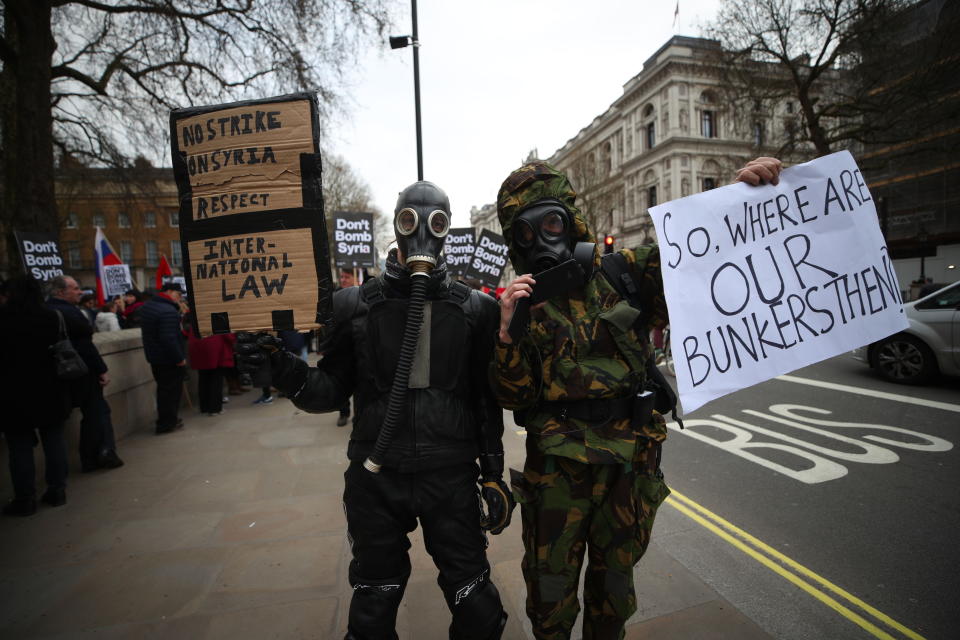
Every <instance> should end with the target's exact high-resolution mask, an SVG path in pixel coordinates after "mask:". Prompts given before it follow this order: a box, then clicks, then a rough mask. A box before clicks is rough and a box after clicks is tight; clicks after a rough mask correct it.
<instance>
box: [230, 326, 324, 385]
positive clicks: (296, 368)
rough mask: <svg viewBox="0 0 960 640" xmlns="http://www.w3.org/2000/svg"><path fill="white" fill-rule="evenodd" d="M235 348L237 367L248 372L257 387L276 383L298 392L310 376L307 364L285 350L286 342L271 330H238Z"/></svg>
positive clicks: (243, 371) (242, 371)
mask: <svg viewBox="0 0 960 640" xmlns="http://www.w3.org/2000/svg"><path fill="white" fill-rule="evenodd" d="M233 351H234V354H235V360H236V364H237V369H238V370H239V371H240V372H241V373H248V374H250V377H251V378H252V379H253V385H254V386H255V387H266V386H268V385H271V386H274V387H276V388H277V389H280V391H283V392H284V393H288V394H289V393H295V392H297V391H299V390H300V388H301V387H302V386H303V383H304V381H305V380H306V377H307V363H306V362H304V361H303V360H301V359H300V358H298V357H297V356H295V355H293V354H292V353H290V352H288V351H284V350H283V342H282V341H281V340H280V339H279V338H277V337H276V336H272V335H270V334H269V333H257V334H252V333H238V334H237V342H236V343H235V344H234V347H233Z"/></svg>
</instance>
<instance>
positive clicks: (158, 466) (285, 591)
mask: <svg viewBox="0 0 960 640" xmlns="http://www.w3.org/2000/svg"><path fill="white" fill-rule="evenodd" d="M257 393H258V392H250V393H247V394H245V395H242V396H234V397H233V398H232V399H231V402H230V403H229V404H228V405H226V406H225V412H224V413H223V414H222V415H220V416H216V417H207V416H203V415H199V414H198V413H197V411H196V409H185V410H184V412H183V417H184V419H185V422H186V427H185V428H184V429H183V430H181V431H178V432H175V433H173V434H168V435H164V436H161V437H157V436H155V435H153V433H152V432H149V431H142V432H138V433H134V434H132V435H130V436H128V437H127V438H125V439H123V440H122V441H121V442H120V445H119V450H120V454H121V456H122V457H123V459H124V460H125V461H126V466H124V467H122V468H120V469H116V470H111V471H100V472H96V473H92V474H84V475H80V474H76V475H72V476H71V477H70V482H69V487H68V490H67V495H68V502H67V504H66V506H63V507H59V508H50V507H46V506H42V508H41V509H40V511H39V512H38V513H37V514H36V515H35V516H32V517H30V518H9V517H8V518H2V519H0V637H3V638H56V639H61V638H64V639H66V638H77V637H89V636H93V637H96V638H105V639H114V638H116V639H119V638H131V639H132V638H136V639H138V640H140V639H142V640H150V639H159V638H189V639H220V638H231V639H237V638H257V639H261V638H283V639H294V638H342V637H343V634H344V632H345V628H346V614H347V609H348V606H349V601H350V595H351V590H350V586H349V585H348V583H347V565H348V562H349V558H350V555H349V549H348V546H347V541H346V522H345V519H344V515H343V510H342V507H341V504H340V496H341V492H342V488H343V486H342V485H343V480H342V477H343V471H344V470H345V468H346V458H345V450H346V444H347V439H348V436H349V428H337V427H336V426H335V421H336V414H323V415H309V414H304V413H303V412H301V411H299V410H298V409H296V408H295V407H294V406H293V405H292V404H291V403H290V402H289V401H287V400H285V399H279V398H278V399H277V400H275V402H274V403H273V404H272V405H265V406H264V405H256V406H254V405H252V404H251V402H252V401H253V400H254V399H255V398H256V397H257ZM505 442H506V444H507V461H508V463H509V464H510V465H511V466H515V467H520V466H521V465H522V455H523V446H522V436H521V435H519V434H518V433H517V430H516V429H515V428H512V429H511V428H508V429H507V433H506V435H505ZM666 520H667V522H668V524H667V525H666V527H667V530H664V526H661V522H660V521H658V524H657V528H656V529H655V531H654V542H653V543H652V544H651V547H650V550H649V551H648V553H647V555H646V557H645V558H644V559H643V561H642V562H641V563H640V565H639V566H638V568H637V574H636V575H637V592H638V602H639V605H640V608H639V611H638V612H637V614H636V615H635V616H634V618H633V619H632V620H631V621H630V625H629V627H628V633H627V638H630V639H638V638H645V639H661V638H662V639H666V638H670V639H677V638H689V639H700V638H703V639H707V638H710V639H737V640H752V639H758V640H759V639H762V638H770V637H771V636H769V635H768V634H767V633H765V632H764V631H763V630H761V629H760V628H759V627H758V626H757V625H756V624H754V623H753V622H752V621H751V620H749V619H748V618H747V617H745V616H744V615H743V614H741V613H740V612H739V611H737V609H736V608H735V607H733V606H732V605H731V604H730V603H729V602H727V601H726V600H724V599H723V598H722V597H721V596H720V595H719V594H718V593H717V592H716V591H714V590H713V588H711V587H710V586H709V585H707V584H706V583H705V582H704V581H702V580H701V579H700V578H698V577H697V576H696V575H694V574H692V573H691V572H690V571H688V570H687V569H686V568H685V567H684V566H683V565H681V564H680V563H679V562H678V561H677V560H675V559H673V558H672V557H671V556H670V555H669V554H667V553H666V552H665V551H664V550H663V549H662V548H661V547H660V546H658V544H657V542H656V540H657V538H658V536H659V537H661V538H665V537H666V536H670V535H673V534H676V533H679V532H678V531H671V530H669V529H670V527H676V528H678V529H679V528H680V527H682V526H683V525H680V524H675V525H671V524H670V522H674V523H677V522H680V521H681V519H679V518H668V519H666ZM519 533H520V527H519V518H515V520H514V523H513V524H512V525H511V527H510V529H508V530H507V531H506V532H505V533H504V534H502V535H500V536H496V537H491V539H490V549H489V558H490V562H491V565H492V566H493V572H492V573H493V579H494V581H495V583H496V584H497V585H498V587H499V588H500V591H501V594H502V596H503V599H504V605H505V606H506V608H507V611H508V613H509V615H510V619H509V622H508V625H507V629H506V633H505V634H504V638H505V639H522V638H530V637H532V636H531V635H530V633H529V623H527V620H526V617H525V615H524V606H523V601H524V597H525V592H524V587H523V582H522V578H521V575H520V556H521V552H522V546H521V543H520V536H519ZM411 542H412V544H413V548H412V550H411V553H412V562H413V575H412V576H411V579H410V584H409V586H408V588H407V592H406V596H405V599H404V601H403V604H402V606H401V611H400V615H399V619H398V628H397V630H398V632H399V634H400V637H401V638H403V639H404V640H408V639H409V640H413V639H417V640H423V639H427V640H430V639H433V638H437V639H443V638H446V637H447V626H448V624H449V620H450V617H449V613H448V611H447V610H446V606H445V604H444V601H443V597H442V595H441V593H440V589H439V587H438V586H437V584H436V570H435V569H434V567H433V565H432V562H431V561H430V558H429V556H427V554H426V553H425V552H424V551H423V540H422V536H421V535H420V532H419V530H418V531H417V532H414V534H413V535H412V540H411ZM579 637H580V632H579V629H578V630H577V632H576V634H575V638H579Z"/></svg>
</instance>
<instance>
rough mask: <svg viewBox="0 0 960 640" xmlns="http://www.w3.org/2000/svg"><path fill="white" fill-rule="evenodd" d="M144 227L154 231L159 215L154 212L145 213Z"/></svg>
mask: <svg viewBox="0 0 960 640" xmlns="http://www.w3.org/2000/svg"><path fill="white" fill-rule="evenodd" d="M143 226H144V227H146V228H147V229H153V228H154V227H156V226H157V214H156V212H154V211H144V212H143Z"/></svg>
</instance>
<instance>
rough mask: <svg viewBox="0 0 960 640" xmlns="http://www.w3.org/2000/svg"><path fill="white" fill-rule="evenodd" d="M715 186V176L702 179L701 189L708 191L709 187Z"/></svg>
mask: <svg viewBox="0 0 960 640" xmlns="http://www.w3.org/2000/svg"><path fill="white" fill-rule="evenodd" d="M716 188H717V179H716V178H704V179H703V190H704V191H710V190H711V189H716Z"/></svg>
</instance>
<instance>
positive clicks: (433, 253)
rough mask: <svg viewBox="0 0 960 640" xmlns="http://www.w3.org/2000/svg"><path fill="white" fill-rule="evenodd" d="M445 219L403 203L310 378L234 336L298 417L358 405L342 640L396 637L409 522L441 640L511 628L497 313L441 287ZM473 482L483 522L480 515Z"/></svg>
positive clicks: (490, 639) (432, 191)
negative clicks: (381, 254)
mask: <svg viewBox="0 0 960 640" xmlns="http://www.w3.org/2000/svg"><path fill="white" fill-rule="evenodd" d="M449 211H450V205H449V201H448V199H447V196H446V195H445V194H444V192H443V191H442V190H441V189H440V188H438V187H437V186H436V185H434V184H433V183H430V182H425V181H421V182H417V183H414V184H413V185H411V186H410V187H408V188H407V189H405V190H404V191H402V192H401V193H400V197H399V199H398V201H397V208H396V211H395V214H396V218H395V225H394V226H395V230H396V234H397V241H398V248H397V250H394V251H391V252H390V255H389V257H388V259H387V268H386V272H385V273H384V274H383V275H381V276H378V277H376V278H373V279H370V280H367V281H366V282H364V284H363V286H361V287H349V288H345V289H342V290H339V291H337V292H336V293H335V294H334V298H333V308H334V324H333V326H332V327H328V328H327V333H328V335H327V336H325V338H324V340H323V344H322V346H321V348H320V349H319V350H320V352H322V353H324V354H325V355H324V357H323V359H322V360H321V361H320V362H319V363H318V364H317V366H316V368H310V367H308V365H307V364H306V363H305V362H304V361H303V360H301V359H299V358H297V357H295V356H293V355H292V354H290V353H288V352H284V351H283V349H279V348H277V344H278V341H277V340H276V339H275V338H273V337H272V336H268V335H266V334H259V335H258V336H253V335H251V334H241V335H238V344H237V354H238V365H240V366H241V367H243V368H245V369H246V370H248V371H250V370H257V369H259V371H260V373H262V371H263V368H264V366H265V365H267V364H269V368H270V370H271V377H272V384H273V385H274V386H275V387H277V388H278V389H280V390H281V391H283V392H284V393H286V394H287V395H288V397H290V399H291V400H292V401H293V403H294V404H295V405H296V406H297V407H299V408H301V409H303V410H305V411H308V412H326V411H337V410H338V409H339V408H340V407H342V406H343V404H344V402H345V401H346V400H347V398H349V397H350V395H351V394H352V395H353V396H354V401H355V403H356V416H355V418H354V422H353V432H352V433H351V437H350V444H349V446H348V449H347V456H348V457H349V459H350V466H349V468H348V469H347V471H346V473H345V474H344V484H345V488H344V494H343V502H344V506H345V511H346V515H347V526H348V531H349V535H350V540H351V545H352V551H353V560H352V562H351V563H350V584H351V586H352V587H353V589H354V591H353V599H352V601H351V604H350V614H349V623H348V631H347V636H346V638H347V640H373V639H377V640H379V639H381V638H397V635H396V631H395V625H396V616H397V609H398V607H399V605H400V601H401V599H402V597H403V592H404V588H405V586H406V583H407V578H408V577H409V575H410V560H409V557H408V554H407V550H408V549H409V548H410V542H409V540H408V538H407V534H408V533H410V532H411V531H413V530H414V529H415V528H416V527H417V523H418V520H419V524H420V526H422V527H423V535H424V543H425V545H426V548H427V551H428V552H429V553H430V555H431V556H432V557H433V560H434V562H435V563H436V565H437V568H438V569H439V572H440V576H439V578H438V582H439V584H440V587H441V589H442V591H443V593H444V596H445V598H446V601H447V605H448V607H449V608H450V611H451V613H452V616H453V621H452V624H451V626H450V637H451V638H453V639H458V640H459V639H464V640H496V639H498V638H500V636H501V633H502V630H503V626H504V625H505V624H506V618H507V614H506V612H505V611H504V610H503V607H502V605H501V602H500V595H499V593H498V591H497V588H496V587H495V586H494V585H493V583H492V582H491V581H490V565H489V564H488V563H487V560H486V552H485V550H486V536H485V534H484V530H487V531H490V532H491V533H493V534H498V533H500V532H501V531H503V529H504V528H506V527H507V525H509V523H510V515H511V510H512V508H513V498H512V496H511V494H510V491H509V489H508V488H507V486H506V485H505V484H504V482H503V480H502V474H503V446H502V442H501V438H502V435H503V419H502V412H501V410H500V409H499V408H498V407H497V405H496V403H495V401H494V399H493V396H492V394H491V391H490V388H489V387H488V384H487V382H486V370H487V366H488V364H489V362H490V359H491V355H492V352H493V344H494V338H495V335H496V332H497V329H498V326H499V308H498V306H497V303H496V302H495V301H494V300H493V299H492V298H491V297H489V296H486V295H482V294H481V293H479V292H477V291H474V290H472V289H470V288H469V287H467V286H466V285H464V284H463V283H460V282H454V281H451V280H450V278H449V277H448V275H447V272H446V268H445V264H444V261H443V256H442V250H443V241H444V237H445V236H446V234H447V231H448V229H449V226H450V213H449ZM417 278H419V279H421V280H423V279H424V278H425V279H426V280H425V282H426V287H425V290H426V291H425V298H426V302H425V303H424V304H423V321H422V326H421V329H420V333H419V338H418V339H416V345H417V347H416V352H415V355H414V357H413V358H412V362H409V361H408V362H407V363H406V365H403V364H402V361H403V360H404V357H402V355H401V352H402V351H403V349H402V348H401V345H402V344H403V342H404V332H405V329H406V324H407V320H408V312H410V313H411V315H410V317H411V318H413V317H414V314H413V313H412V312H411V309H412V308H414V307H415V306H416V304H415V303H414V302H412V300H414V299H417V298H418V296H419V299H420V300H423V298H424V295H423V293H422V290H423V289H424V287H423V285H422V284H414V283H413V281H414V280H416V279H417ZM413 291H420V292H421V293H420V294H417V293H412V292H413ZM414 335H415V334H414ZM268 354H269V355H268ZM398 363H401V364H399V365H398ZM406 368H408V369H409V377H408V380H407V383H406V385H403V386H402V387H398V388H400V389H402V390H401V391H400V392H399V397H400V398H401V399H402V400H401V402H402V406H401V410H400V412H399V413H398V414H397V415H398V419H397V420H396V425H395V432H394V435H393V438H392V441H390V442H389V443H387V446H386V449H385V452H384V453H383V455H382V458H378V456H377V455H375V453H374V451H375V448H376V447H375V444H376V442H377V440H378V437H381V431H382V430H387V429H386V428H385V427H383V425H384V422H385V421H386V420H387V415H388V413H389V412H388V405H389V404H390V399H389V396H390V395H391V388H392V387H393V386H394V382H395V378H400V376H401V374H400V372H401V370H404V375H406V373H407V372H406V370H405V369H406ZM400 379H401V384H402V378H400ZM403 401H405V403H403ZM372 458H378V461H377V463H372V462H371V461H370V459H372ZM478 458H479V462H480V464H479V469H478V466H477V459H478ZM365 460H366V461H367V464H368V467H367V468H365V466H364V461H365ZM378 465H381V466H379V467H378ZM378 468H379V470H378V471H377V470H376V469H378ZM368 469H372V470H374V471H371V470H368ZM478 477H479V478H480V480H479V482H480V485H481V486H480V489H479V493H480V496H481V498H482V499H483V502H484V503H485V505H486V507H487V514H483V513H482V512H481V509H480V508H479V506H478V500H477V493H478V486H477V483H478V480H477V479H478Z"/></svg>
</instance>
